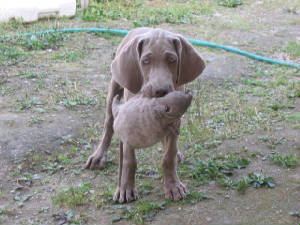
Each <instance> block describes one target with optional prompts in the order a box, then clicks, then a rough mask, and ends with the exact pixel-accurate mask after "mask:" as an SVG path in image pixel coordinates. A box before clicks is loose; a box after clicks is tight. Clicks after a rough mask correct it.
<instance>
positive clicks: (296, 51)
mask: <svg viewBox="0 0 300 225" xmlns="http://www.w3.org/2000/svg"><path fill="white" fill-rule="evenodd" d="M284 51H285V52H286V53H288V54H289V56H290V57H292V58H296V57H299V56H300V44H299V43H297V42H295V41H291V42H289V44H288V45H287V46H286V47H285V49H284Z"/></svg>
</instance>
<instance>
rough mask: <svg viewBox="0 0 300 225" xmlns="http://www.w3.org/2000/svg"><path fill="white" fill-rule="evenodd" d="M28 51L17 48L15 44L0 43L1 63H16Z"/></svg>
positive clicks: (3, 64) (7, 64)
mask: <svg viewBox="0 0 300 225" xmlns="http://www.w3.org/2000/svg"><path fill="white" fill-rule="evenodd" d="M26 55H28V54H27V53H25V52H23V51H21V50H19V49H17V48H16V47H15V46H9V45H2V44H0V65H1V66H10V65H15V64H16V63H18V62H19V61H21V60H22V59H24V56H26Z"/></svg>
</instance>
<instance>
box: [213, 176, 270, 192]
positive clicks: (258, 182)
mask: <svg viewBox="0 0 300 225" xmlns="http://www.w3.org/2000/svg"><path fill="white" fill-rule="evenodd" d="M217 182H218V184H219V185H220V186H222V187H226V188H229V189H237V190H238V191H239V192H245V191H246V190H247V188H248V187H250V186H251V185H252V186H253V187H254V188H261V187H265V186H266V187H269V188H273V187H275V182H274V178H272V177H265V176H264V175H262V174H259V173H250V174H248V176H245V177H242V178H240V179H236V180H232V179H230V178H228V177H221V178H219V179H217Z"/></svg>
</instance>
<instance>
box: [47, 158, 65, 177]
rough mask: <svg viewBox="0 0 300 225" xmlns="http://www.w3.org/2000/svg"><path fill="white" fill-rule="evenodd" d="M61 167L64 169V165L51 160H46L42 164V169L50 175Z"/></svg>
mask: <svg viewBox="0 0 300 225" xmlns="http://www.w3.org/2000/svg"><path fill="white" fill-rule="evenodd" d="M62 169H64V167H63V166H62V165H60V164H59V163H58V162H52V161H50V160H48V161H46V162H45V163H43V164H42V171H43V172H47V173H48V174H50V175H53V174H55V173H57V172H58V171H60V170H62Z"/></svg>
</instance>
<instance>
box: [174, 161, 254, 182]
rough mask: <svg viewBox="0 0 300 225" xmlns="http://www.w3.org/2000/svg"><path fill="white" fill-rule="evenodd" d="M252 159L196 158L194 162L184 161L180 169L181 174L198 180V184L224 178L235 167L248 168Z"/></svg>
mask: <svg viewBox="0 0 300 225" xmlns="http://www.w3.org/2000/svg"><path fill="white" fill-rule="evenodd" d="M249 163H250V160H249V159H248V158H245V157H242V158H240V157H229V158H227V159H225V160H220V159H213V158H212V159H209V160H207V161H202V160H194V161H193V162H192V163H189V164H188V163H184V164H183V165H182V166H181V167H180V168H179V170H178V172H179V175H180V176H181V177H184V178H189V179H193V180H195V181H197V183H198V184H206V183H208V182H209V181H210V180H215V179H219V178H224V177H226V176H227V175H232V173H233V170H234V169H242V168H246V167H247V166H248V165H249Z"/></svg>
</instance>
